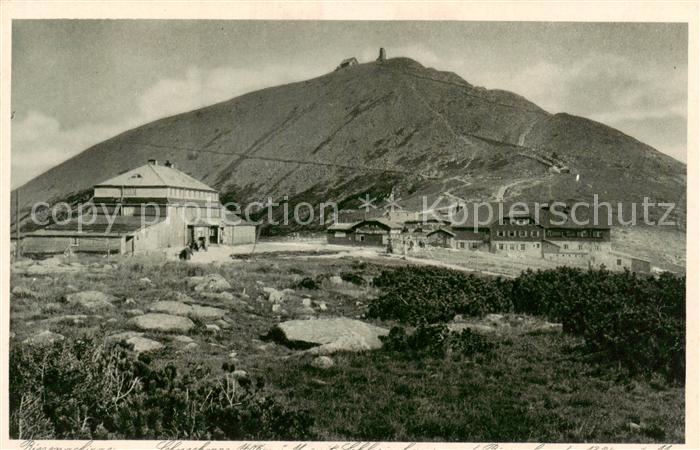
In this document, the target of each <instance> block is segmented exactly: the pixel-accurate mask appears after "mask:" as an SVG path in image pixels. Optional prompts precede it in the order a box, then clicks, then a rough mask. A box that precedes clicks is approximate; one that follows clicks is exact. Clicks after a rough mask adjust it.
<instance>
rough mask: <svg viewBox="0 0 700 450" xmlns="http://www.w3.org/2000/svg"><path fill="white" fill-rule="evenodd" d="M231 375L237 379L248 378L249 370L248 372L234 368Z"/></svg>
mask: <svg viewBox="0 0 700 450" xmlns="http://www.w3.org/2000/svg"><path fill="white" fill-rule="evenodd" d="M231 375H232V376H233V378H234V379H235V380H238V381H240V380H247V379H248V372H246V371H245V370H234V371H233V373H232V374H231Z"/></svg>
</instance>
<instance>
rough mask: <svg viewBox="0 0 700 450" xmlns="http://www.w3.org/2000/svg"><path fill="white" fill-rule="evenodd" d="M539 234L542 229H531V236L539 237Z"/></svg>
mask: <svg viewBox="0 0 700 450" xmlns="http://www.w3.org/2000/svg"><path fill="white" fill-rule="evenodd" d="M539 235H540V231H539V230H532V231H530V236H532V237H538V236H539Z"/></svg>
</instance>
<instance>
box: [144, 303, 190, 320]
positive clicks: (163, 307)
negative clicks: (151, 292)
mask: <svg viewBox="0 0 700 450" xmlns="http://www.w3.org/2000/svg"><path fill="white" fill-rule="evenodd" d="M148 310H149V311H152V312H159V313H165V314H174V315H176V316H188V315H190V314H191V313H192V307H191V306H190V305H188V304H186V303H182V302H175V301H172V300H165V301H159V302H155V303H152V304H151V306H149V307H148Z"/></svg>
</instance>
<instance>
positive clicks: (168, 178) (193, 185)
mask: <svg viewBox="0 0 700 450" xmlns="http://www.w3.org/2000/svg"><path fill="white" fill-rule="evenodd" d="M100 186H127V187H152V186H167V187H176V188H182V189H194V190H199V191H210V192H216V190H215V189H213V188H211V187H209V186H207V185H206V184H204V183H202V182H201V181H199V180H196V179H194V178H192V177H191V176H189V175H187V174H186V173H184V172H182V171H180V170H177V169H175V168H173V167H167V166H159V165H156V164H145V165H143V166H140V167H137V168H135V169H131V170H129V171H127V172H125V173H122V174H120V175H117V176H116V177H114V178H110V179H109V180H107V181H103V182H102V183H99V184H97V185H95V187H100Z"/></svg>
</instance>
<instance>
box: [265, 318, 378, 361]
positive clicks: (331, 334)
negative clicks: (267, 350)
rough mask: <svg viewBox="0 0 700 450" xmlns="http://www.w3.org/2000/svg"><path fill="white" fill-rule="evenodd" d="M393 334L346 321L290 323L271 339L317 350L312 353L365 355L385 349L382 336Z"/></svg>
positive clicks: (330, 320) (275, 329) (356, 321)
mask: <svg viewBox="0 0 700 450" xmlns="http://www.w3.org/2000/svg"><path fill="white" fill-rule="evenodd" d="M387 334H389V330H387V329H386V328H381V327H377V326H374V325H370V324H367V323H364V322H361V321H359V320H353V319H347V318H344V317H340V318H334V319H310V320H290V321H287V322H282V323H280V324H278V325H277V326H276V327H275V328H274V329H273V331H272V332H271V335H272V336H273V337H278V338H280V340H282V341H283V342H284V343H286V344H288V345H290V346H293V347H294V346H297V347H307V348H308V347H316V348H315V349H311V350H310V352H311V353H316V354H329V353H333V352H336V351H361V350H375V349H378V348H381V346H382V341H381V340H380V339H379V336H386V335H387Z"/></svg>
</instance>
